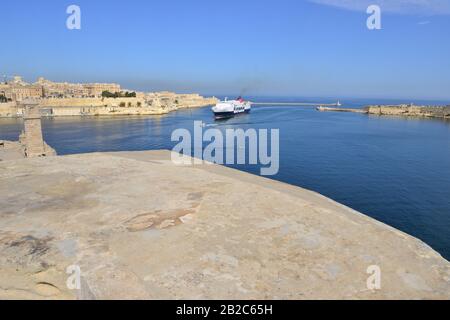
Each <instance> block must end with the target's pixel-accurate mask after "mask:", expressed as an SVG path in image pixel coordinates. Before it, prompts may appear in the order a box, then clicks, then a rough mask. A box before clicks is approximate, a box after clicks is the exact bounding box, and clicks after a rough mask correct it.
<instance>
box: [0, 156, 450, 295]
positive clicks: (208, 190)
mask: <svg viewBox="0 0 450 320" xmlns="http://www.w3.org/2000/svg"><path fill="white" fill-rule="evenodd" d="M0 167H1V169H2V170H0V176H1V179H0V189H4V188H7V189H8V190H9V191H8V193H1V195H0V204H1V206H0V208H2V209H1V210H2V211H1V212H0V230H2V231H1V233H0V252H1V255H0V260H1V264H0V268H1V269H2V270H1V271H2V272H1V273H0V288H1V289H0V297H2V298H6V299H11V298H26V299H42V298H44V299H94V298H97V299H119V298H120V299H133V298H135V299H161V298H168V299H199V298H200V299H230V298H233V299H236V298H239V299H449V298H450V263H449V262H448V261H447V260H445V259H444V258H442V257H441V256H440V255H439V254H438V253H437V252H435V251H434V250H433V249H431V248H430V247H428V246H427V245H426V244H424V243H423V242H422V241H420V240H418V239H416V238H414V237H412V236H409V235H407V234H405V233H403V232H401V231H398V230H397V229H394V228H392V227H390V226H387V225H385V224H383V223H381V222H378V221H376V220H374V219H372V218H369V217H368V216H366V215H364V214H362V213H359V212H357V211H355V210H352V209H350V208H348V207H346V206H344V205H342V204H339V203H337V202H335V201H333V200H331V199H329V198H326V197H324V196H322V195H319V194H317V193H315V192H312V191H308V190H305V189H303V188H299V187H296V186H292V185H289V184H285V183H282V182H278V181H274V180H271V179H266V178H261V177H258V176H254V175H251V174H248V173H245V172H241V171H238V170H235V169H231V168H227V167H223V166H219V165H198V166H176V165H174V164H173V163H172V162H171V161H170V152H169V151H143V152H117V153H93V154H83V155H72V156H58V157H48V158H45V159H43V158H34V159H23V160H12V161H2V162H0ZM25 173H26V174H25ZM12 182H14V183H12ZM155 182H156V183H155ZM223 194H227V197H226V199H225V198H224V197H223ZM242 194H245V195H246V197H247V199H248V200H247V201H244V202H243V201H241V200H242ZM61 201H63V202H61ZM30 221H32V223H30ZM74 264H75V265H79V266H80V268H81V270H82V274H83V279H82V289H81V290H78V291H71V290H69V289H67V287H66V286H65V281H66V278H67V274H66V273H65V270H66V268H67V266H69V265H74ZM371 265H378V266H380V268H381V270H382V279H383V280H382V288H381V290H368V289H367V287H366V279H367V278H368V276H369V275H368V274H367V272H366V270H367V268H368V267H369V266H371ZM430 270H431V271H430Z"/></svg>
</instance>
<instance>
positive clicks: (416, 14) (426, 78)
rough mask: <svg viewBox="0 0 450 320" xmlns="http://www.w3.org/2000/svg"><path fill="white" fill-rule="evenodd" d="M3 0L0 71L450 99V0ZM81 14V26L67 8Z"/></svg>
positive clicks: (271, 91)
mask: <svg viewBox="0 0 450 320" xmlns="http://www.w3.org/2000/svg"><path fill="white" fill-rule="evenodd" d="M376 2H377V0H373V1H365V0H341V1H340V0H304V1H300V0H277V1H275V0H274V1H264V0H258V1H253V0H240V1H237V0H226V1H225V0H221V1H217V0H208V1H203V0H183V1H175V0H150V1H149V0H128V1H121V0H110V1H106V0H72V1H65V0H53V1H52V0H40V1H23V0H14V1H13V0H4V1H2V5H1V12H2V13H1V19H0V38H1V45H0V75H3V74H6V75H16V74H19V75H22V76H23V77H24V78H25V79H26V80H29V81H35V79H36V78H37V77H38V76H44V77H45V78H49V79H51V80H55V81H76V82H119V83H120V84H122V86H123V87H126V88H130V89H137V90H149V91H150V90H164V89H167V90H176V91H180V92H191V91H197V92H200V93H204V94H218V95H219V94H229V93H243V94H245V95H295V96H314V97H320V96H323V97H336V98H339V97H367V98H372V97H373V98H377V97H384V98H411V99H412V98H414V99H448V100H450V0H435V1H433V0H389V1H388V0H385V1H378V3H380V5H381V8H382V30H373V31H370V30H368V29H367V27H366V20H367V18H368V16H369V15H368V14H367V13H366V12H365V9H366V8H367V5H368V4H370V3H376ZM71 4H76V5H78V6H80V7H81V13H82V17H81V30H68V29H67V28H66V19H67V17H68V14H66V9H67V7H68V6H69V5H71Z"/></svg>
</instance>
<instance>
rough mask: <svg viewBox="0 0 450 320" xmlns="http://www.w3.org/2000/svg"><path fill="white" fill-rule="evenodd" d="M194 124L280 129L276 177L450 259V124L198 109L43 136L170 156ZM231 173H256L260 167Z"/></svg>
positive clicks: (302, 110) (47, 129) (56, 122)
mask: <svg viewBox="0 0 450 320" xmlns="http://www.w3.org/2000/svg"><path fill="white" fill-rule="evenodd" d="M260 100H261V99H260ZM270 100H272V101H273V99H270ZM279 100H280V99H279V98H277V101H279ZM302 100H305V99H302ZM369 102H370V101H362V100H360V101H358V100H351V101H350V102H349V101H346V105H344V106H346V107H358V106H361V105H364V104H366V103H369ZM378 102H379V101H378ZM381 103H383V102H381ZM417 103H419V102H417ZM194 120H201V121H203V122H205V123H206V124H207V126H209V127H214V128H218V129H226V128H242V129H248V128H255V129H259V128H267V129H270V128H274V129H280V171H279V173H278V174H277V175H276V176H274V177H272V178H274V179H277V180H280V181H284V182H287V183H290V184H294V185H298V186H301V187H304V188H307V189H310V190H314V191H317V192H319V193H321V194H323V195H325V196H328V197H330V198H332V199H334V200H336V201H338V202H341V203H343V204H345V205H347V206H349V207H351V208H353V209H356V210H358V211H361V212H363V213H365V214H367V215H369V216H371V217H373V218H375V219H377V220H379V221H382V222H385V223H387V224H389V225H391V226H393V227H396V228H398V229H400V230H402V231H404V232H406V233H409V234H411V235H413V236H415V237H417V238H419V239H422V240H423V241H425V242H426V243H427V244H429V245H430V246H431V247H433V248H434V249H435V250H437V251H438V252H440V253H441V254H442V255H443V256H444V257H445V258H447V259H448V260H450V121H444V120H431V119H415V118H400V117H378V116H367V115H361V114H353V113H335V112H318V111H316V110H315V109H314V108H310V107H291V106H289V107H283V106H264V107H254V108H253V110H252V113H251V114H249V115H243V116H239V117H237V118H234V119H230V120H228V121H226V122H220V123H215V122H214V120H213V117H212V113H211V111H210V108H200V109H193V110H181V111H177V112H173V113H171V114H168V115H164V116H145V117H106V118H105V117H99V118H97V117H86V118H81V117H80V118H79V117H68V118H57V119H44V120H43V129H44V136H45V139H46V141H47V142H48V143H49V144H50V145H51V146H52V147H54V148H55V149H56V150H57V152H58V154H60V155H64V154H74V153H86V152H95V151H123V150H152V149H171V148H172V147H173V146H174V145H175V142H171V141H170V137H171V134H172V131H173V130H175V129H178V128H186V129H189V130H192V128H193V121H194ZM21 127H22V121H21V120H20V119H0V139H7V140H17V138H18V135H19V133H20V130H21ZM235 167H236V168H238V169H240V170H245V171H248V172H251V173H255V174H259V167H256V166H235ZM244 196H245V195H243V197H244Z"/></svg>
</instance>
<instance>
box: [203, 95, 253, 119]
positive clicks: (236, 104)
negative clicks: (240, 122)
mask: <svg viewBox="0 0 450 320" xmlns="http://www.w3.org/2000/svg"><path fill="white" fill-rule="evenodd" d="M251 108H252V104H251V103H250V101H245V100H244V99H243V98H242V97H238V98H237V99H236V100H227V99H225V101H221V102H219V103H218V104H216V105H215V106H214V107H213V108H212V111H213V112H214V117H215V118H216V119H217V120H220V119H228V118H232V117H234V116H235V115H238V114H245V113H249V112H250V110H251Z"/></svg>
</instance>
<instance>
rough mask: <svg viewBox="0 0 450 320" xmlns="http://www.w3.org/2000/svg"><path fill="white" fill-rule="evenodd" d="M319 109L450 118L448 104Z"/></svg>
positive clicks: (379, 114)
mask: <svg viewBox="0 0 450 320" xmlns="http://www.w3.org/2000/svg"><path fill="white" fill-rule="evenodd" d="M317 110H318V111H335V112H353V113H363V114H368V115H378V116H402V117H417V118H438V119H450V105H448V106H415V105H407V104H401V105H369V106H366V107H363V108H360V109H353V108H329V107H318V108H317Z"/></svg>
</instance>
